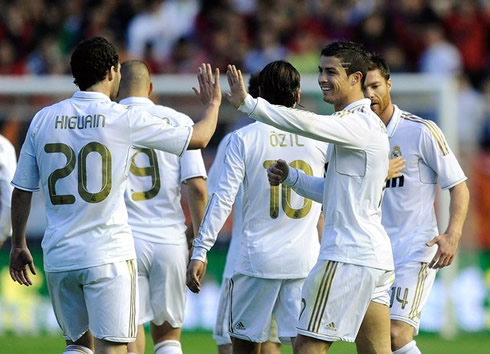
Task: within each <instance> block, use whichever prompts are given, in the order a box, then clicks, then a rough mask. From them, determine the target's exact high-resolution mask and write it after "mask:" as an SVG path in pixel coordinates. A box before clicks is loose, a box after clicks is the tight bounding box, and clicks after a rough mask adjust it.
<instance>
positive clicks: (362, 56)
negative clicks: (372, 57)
mask: <svg viewBox="0 0 490 354" xmlns="http://www.w3.org/2000/svg"><path fill="white" fill-rule="evenodd" d="M321 55H322V56H325V57H336V58H339V59H340V60H341V64H342V67H343V68H344V69H345V72H346V73H347V75H350V74H352V73H355V72H356V71H360V72H361V73H362V78H361V86H362V87H364V81H365V80H366V74H367V71H368V61H369V59H368V55H367V53H366V51H365V50H364V48H363V46H362V44H359V43H355V42H351V41H335V42H332V43H330V44H328V45H327V46H326V47H325V48H323V49H322V52H321Z"/></svg>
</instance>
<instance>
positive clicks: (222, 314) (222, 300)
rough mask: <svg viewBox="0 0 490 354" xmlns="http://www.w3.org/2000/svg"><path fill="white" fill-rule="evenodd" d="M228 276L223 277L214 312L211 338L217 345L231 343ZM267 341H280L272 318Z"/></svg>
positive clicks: (229, 282)
mask: <svg viewBox="0 0 490 354" xmlns="http://www.w3.org/2000/svg"><path fill="white" fill-rule="evenodd" d="M230 284H231V280H230V278H223V281H222V283H221V288H220V291H219V299H218V312H217V314H216V323H215V325H214V328H213V338H214V340H215V341H216V344H217V345H226V344H231V338H230V334H229V333H228V329H229V327H230V323H229V321H230ZM269 341H270V342H274V343H280V341H279V337H278V334H277V322H276V320H275V318H274V317H273V318H272V324H271V330H270V336H269Z"/></svg>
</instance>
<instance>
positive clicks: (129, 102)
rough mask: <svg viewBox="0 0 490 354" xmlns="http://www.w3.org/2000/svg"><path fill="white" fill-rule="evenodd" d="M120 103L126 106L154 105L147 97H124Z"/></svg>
mask: <svg viewBox="0 0 490 354" xmlns="http://www.w3.org/2000/svg"><path fill="white" fill-rule="evenodd" d="M119 103H120V104H123V105H126V106H154V105H155V104H154V103H153V101H152V100H150V99H149V98H147V97H126V98H123V99H122V100H121V101H119Z"/></svg>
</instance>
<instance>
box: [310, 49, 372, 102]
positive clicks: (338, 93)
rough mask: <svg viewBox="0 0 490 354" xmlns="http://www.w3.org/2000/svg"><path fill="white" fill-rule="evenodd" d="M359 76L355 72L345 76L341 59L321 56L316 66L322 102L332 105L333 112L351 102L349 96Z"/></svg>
mask: <svg viewBox="0 0 490 354" xmlns="http://www.w3.org/2000/svg"><path fill="white" fill-rule="evenodd" d="M359 74H360V73H358V72H356V73H353V74H351V75H347V72H346V71H345V69H344V68H343V67H342V63H341V59H339V58H337V57H330V56H329V57H327V56H323V55H322V56H321V58H320V65H319V66H318V84H319V85H320V89H321V90H322V93H323V100H324V101H325V102H327V103H330V104H333V105H334V108H335V111H339V110H341V109H343V108H344V107H345V106H347V105H348V104H349V103H351V102H353V100H352V97H351V95H352V91H353V90H355V88H354V86H355V85H356V84H358V82H359ZM361 75H362V74H361ZM357 90H359V89H357ZM361 98H362V97H361Z"/></svg>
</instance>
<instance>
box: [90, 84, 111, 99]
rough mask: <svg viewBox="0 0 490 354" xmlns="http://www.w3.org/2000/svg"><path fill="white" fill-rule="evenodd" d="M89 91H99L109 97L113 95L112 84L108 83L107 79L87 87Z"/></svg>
mask: <svg viewBox="0 0 490 354" xmlns="http://www.w3.org/2000/svg"><path fill="white" fill-rule="evenodd" d="M85 91H87V92H99V93H102V94H104V95H106V96H107V97H111V86H110V85H108V84H107V83H106V82H105V80H103V81H99V82H98V83H96V84H94V85H92V86H90V87H88V88H86V89H85Z"/></svg>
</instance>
